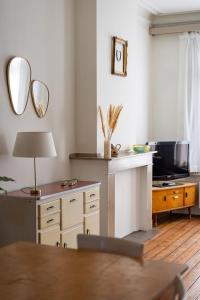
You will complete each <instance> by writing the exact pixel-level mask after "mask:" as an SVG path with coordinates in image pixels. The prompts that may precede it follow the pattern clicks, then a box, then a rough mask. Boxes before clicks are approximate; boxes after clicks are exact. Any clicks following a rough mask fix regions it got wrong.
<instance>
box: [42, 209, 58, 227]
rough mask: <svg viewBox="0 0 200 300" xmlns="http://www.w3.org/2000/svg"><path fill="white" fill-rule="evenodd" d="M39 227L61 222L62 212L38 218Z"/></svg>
mask: <svg viewBox="0 0 200 300" xmlns="http://www.w3.org/2000/svg"><path fill="white" fill-rule="evenodd" d="M38 221H39V222H38V224H39V229H43V228H47V227H49V226H52V225H56V224H60V213H55V214H51V215H47V216H45V217H43V218H39V220H38Z"/></svg>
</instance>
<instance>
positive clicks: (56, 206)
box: [38, 199, 60, 218]
mask: <svg viewBox="0 0 200 300" xmlns="http://www.w3.org/2000/svg"><path fill="white" fill-rule="evenodd" d="M59 210H60V200H59V199H58V200H54V201H51V202H48V203H44V204H40V205H38V217H39V218H41V217H42V216H44V215H47V214H50V213H54V212H56V211H59Z"/></svg>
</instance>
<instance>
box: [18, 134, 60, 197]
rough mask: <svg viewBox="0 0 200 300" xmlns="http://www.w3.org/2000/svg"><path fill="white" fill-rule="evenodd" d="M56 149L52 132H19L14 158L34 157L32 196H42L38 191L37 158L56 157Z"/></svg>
mask: <svg viewBox="0 0 200 300" xmlns="http://www.w3.org/2000/svg"><path fill="white" fill-rule="evenodd" d="M56 155H57V154H56V149H55V145H54V141H53V136H52V133H51V132H18V133H17V136H16V140H15V145H14V150H13V156H16V157H32V158H33V160H34V181H35V185H34V189H33V190H31V191H30V194H31V195H41V190H39V189H37V176H36V158H37V157H53V156H56Z"/></svg>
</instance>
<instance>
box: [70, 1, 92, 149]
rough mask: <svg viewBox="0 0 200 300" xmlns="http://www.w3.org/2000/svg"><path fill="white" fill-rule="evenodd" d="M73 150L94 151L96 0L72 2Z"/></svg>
mask: <svg viewBox="0 0 200 300" xmlns="http://www.w3.org/2000/svg"><path fill="white" fill-rule="evenodd" d="M75 3H76V6H75V16H76V17H75V28H76V31H75V33H76V44H75V51H76V52H75V53H76V60H75V61H76V63H75V68H76V86H75V94H76V152H91V153H95V152H96V144H97V135H96V131H97V101H96V99H97V91H96V90H97V88H96V85H97V79H96V77H97V75H96V74H97V69H96V52H97V50H96V31H97V28H96V0H76V1H75Z"/></svg>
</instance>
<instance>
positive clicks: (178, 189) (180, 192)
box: [166, 188, 184, 195]
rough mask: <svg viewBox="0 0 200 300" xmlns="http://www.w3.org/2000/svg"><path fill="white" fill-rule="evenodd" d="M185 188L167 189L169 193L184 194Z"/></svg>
mask: <svg viewBox="0 0 200 300" xmlns="http://www.w3.org/2000/svg"><path fill="white" fill-rule="evenodd" d="M183 192H184V189H183V188H173V189H169V190H167V191H166V193H167V195H180V194H183Z"/></svg>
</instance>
